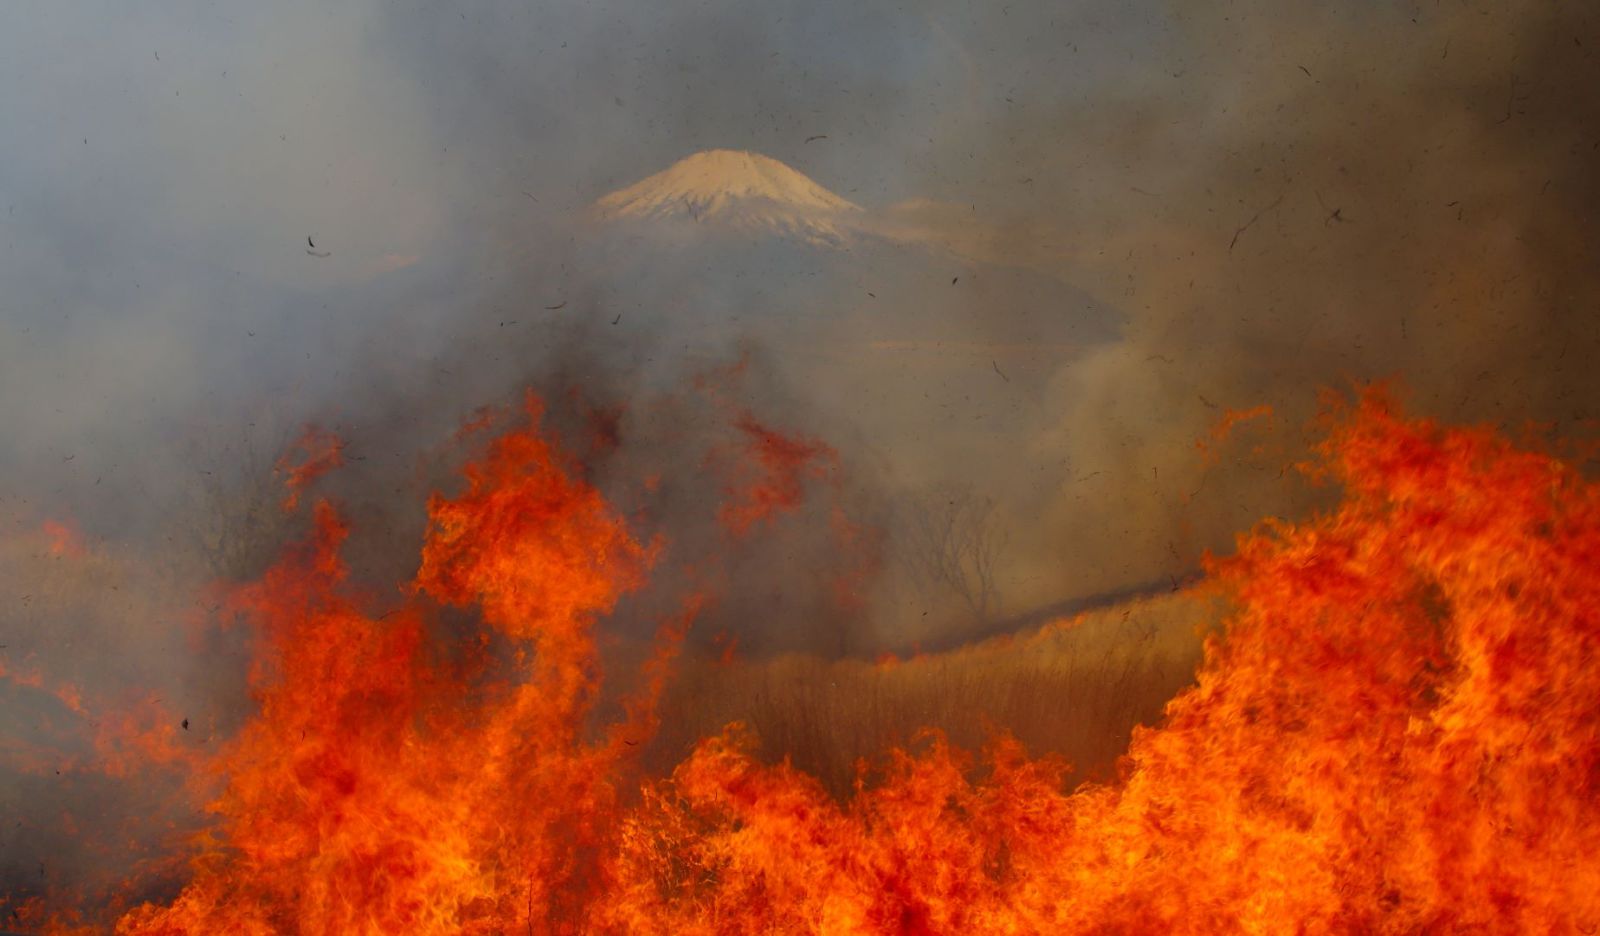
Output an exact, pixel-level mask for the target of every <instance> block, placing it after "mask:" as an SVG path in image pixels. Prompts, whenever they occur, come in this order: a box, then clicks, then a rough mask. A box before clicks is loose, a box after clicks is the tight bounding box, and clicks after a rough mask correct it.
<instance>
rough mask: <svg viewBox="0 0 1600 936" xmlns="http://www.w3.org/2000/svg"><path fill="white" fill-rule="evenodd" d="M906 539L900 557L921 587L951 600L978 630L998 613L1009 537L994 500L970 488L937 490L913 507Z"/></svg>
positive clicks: (906, 528)
mask: <svg viewBox="0 0 1600 936" xmlns="http://www.w3.org/2000/svg"><path fill="white" fill-rule="evenodd" d="M904 536H905V543H904V548H903V549H902V550H901V551H900V555H901V558H902V561H903V562H904V564H905V565H906V567H907V570H908V572H909V573H910V577H911V580H912V581H913V582H915V583H916V584H917V585H918V586H919V587H921V588H924V589H926V590H928V591H930V592H933V593H938V592H944V593H946V594H949V595H951V596H953V597H954V598H955V599H956V600H957V601H959V602H960V603H961V605H962V607H963V609H964V610H965V611H966V612H967V613H968V614H970V615H971V616H972V618H973V620H974V622H975V623H978V624H986V623H989V622H990V621H991V620H993V618H994V617H995V616H996V615H998V614H999V613H1000V593H999V589H998V587H997V586H996V584H995V577H996V571H997V569H998V567H999V563H1000V558H1001V555H1002V554H1003V553H1004V552H1005V548H1006V544H1007V542H1008V540H1009V537H1008V536H1007V534H1006V531H1005V530H1003V529H1002V528H1001V527H1000V524H999V521H998V519H997V518H996V516H995V502H994V500H993V499H992V498H988V497H982V496H980V495H978V494H977V493H975V492H974V491H973V490H972V489H971V488H970V487H959V486H949V487H941V488H936V489H934V490H933V491H931V492H929V493H927V494H925V495H923V496H921V497H919V498H916V499H915V500H914V501H913V506H912V509H911V510H910V511H909V515H908V516H907V517H906V521H905V525H904Z"/></svg>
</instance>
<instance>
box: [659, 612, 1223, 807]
mask: <svg viewBox="0 0 1600 936" xmlns="http://www.w3.org/2000/svg"><path fill="white" fill-rule="evenodd" d="M1219 616H1220V608H1219V607H1218V606H1217V605H1216V604H1215V603H1214V602H1213V601H1211V600H1209V599H1203V598H1199V597H1195V596H1193V595H1191V594H1189V593H1177V594H1170V595H1163V596H1159V597H1153V598H1143V599H1138V600H1133V601H1129V602H1126V603H1123V604H1119V605H1115V606H1111V607H1107V608H1102V609H1099V610H1096V611H1091V612H1087V613H1084V614H1081V615H1078V616H1076V617H1074V618H1071V619H1068V620H1062V621H1058V622H1054V623H1051V624H1047V625H1045V626H1044V627H1042V628H1038V629H1036V630H1034V631H1032V632H1029V633H1023V634H1016V635H1011V636H1006V637H997V638H991V639H988V640H984V641H982V642H979V643H975V644H972V645H969V646H966V647H961V648H959V649H955V650H950V651H946V652H942V653H937V654H929V655H924V656H917V657H913V658H910V659H906V660H899V661H894V662H888V663H871V662H865V661H861V660H854V659H843V660H828V659H824V658H821V657H816V656H809V655H786V656H780V657H775V658H772V659H765V660H749V661H743V660H734V661H732V662H726V663H724V662H720V661H715V660H711V659H705V658H691V659H686V660H684V661H682V662H681V665H680V666H679V667H678V670H677V672H676V674H675V676H674V678H673V680H672V683H671V686H670V687H669V688H668V690H667V692H666V696H665V698H664V699H663V704H662V716H663V717H662V724H661V729H660V732H659V733H658V735H657V737H656V738H655V740H654V742H653V743H652V744H651V747H650V749H649V751H648V752H647V755H646V761H647V764H648V766H649V767H650V768H652V769H654V770H661V771H667V770H670V769H671V766H672V765H673V764H675V763H677V762H678V761H679V760H680V759H681V758H682V757H683V756H684V755H685V754H686V753H687V752H688V750H689V749H690V748H692V747H693V745H694V743H695V742H696V741H697V740H698V739H700V738H702V737H705V736H707V735H710V734H714V733H716V732H717V731H719V730H721V729H722V728H723V726H725V725H727V724H729V723H731V722H740V723H743V724H744V725H745V726H746V728H748V729H749V731H750V733H751V734H752V735H753V736H754V738H755V739H756V741H757V743H758V744H759V750H760V753H761V755H762V757H763V758H764V759H767V760H771V761H777V760H781V759H783V758H785V757H787V758H789V759H790V761H791V762H792V763H793V764H794V766H796V767H798V768H800V769H802V770H804V771H806V772H807V773H810V774H812V775H813V776H816V777H817V778H819V779H820V780H822V782H823V783H824V785H826V786H827V787H828V789H829V790H831V791H833V792H834V793H836V794H839V795H844V794H846V793H847V792H848V791H849V790H850V789H852V787H853V785H854V783H855V779H856V774H857V768H856V764H857V762H858V760H859V759H861V758H867V759H868V760H873V761H876V760H881V758H882V755H883V753H884V752H885V751H887V750H888V749H889V748H890V747H893V746H904V745H907V744H910V743H913V742H914V741H915V740H916V737H917V735H918V733H919V731H920V730H921V729H924V728H933V729H937V730H939V731H942V732H944V734H945V735H946V736H947V737H948V738H949V739H950V741H951V742H952V743H954V744H955V745H957V746H959V747H962V748H964V749H967V750H978V749H980V748H981V747H982V746H983V745H984V743H985V742H986V741H988V740H989V739H990V738H992V737H993V736H994V735H995V734H996V733H997V732H1006V733H1009V734H1010V735H1012V736H1013V737H1015V738H1016V739H1018V740H1019V741H1021V742H1022V743H1023V744H1024V745H1026V747H1027V749H1028V750H1029V751H1030V752H1032V753H1035V754H1042V753H1053V754H1058V755H1061V756H1063V757H1065V758H1066V759H1067V760H1068V761H1069V762H1070V763H1072V764H1073V765H1074V767H1075V769H1076V774H1075V776H1076V777H1077V778H1079V779H1094V778H1101V777H1105V776H1108V775H1109V774H1110V773H1111V771H1112V769H1113V767H1114V765H1115V762H1116V759H1117V758H1118V757H1119V756H1120V755H1121V754H1122V753H1123V752H1124V751H1125V750H1126V748H1127V744H1128V737H1129V734H1130V733H1131V732H1132V730H1133V728H1134V726H1135V725H1140V724H1145V725H1149V724H1154V723H1156V722H1157V721H1159V719H1160V717H1161V712H1162V708H1163V707H1164V706H1165V704H1166V703H1167V701H1168V700H1169V699H1171V698H1172V697H1173V696H1174V695H1176V694H1177V693H1178V692H1179V691H1181V690H1182V689H1183V688H1184V687H1186V686H1188V685H1189V684H1190V683H1192V681H1193V679H1194V672H1195V667H1196V665H1197V664H1198V663H1199V660H1200V648H1201V640H1200V636H1199V634H1200V631H1201V629H1202V628H1203V627H1205V626H1207V625H1209V624H1212V623H1214V622H1215V621H1216V620H1217V619H1218V618H1219Z"/></svg>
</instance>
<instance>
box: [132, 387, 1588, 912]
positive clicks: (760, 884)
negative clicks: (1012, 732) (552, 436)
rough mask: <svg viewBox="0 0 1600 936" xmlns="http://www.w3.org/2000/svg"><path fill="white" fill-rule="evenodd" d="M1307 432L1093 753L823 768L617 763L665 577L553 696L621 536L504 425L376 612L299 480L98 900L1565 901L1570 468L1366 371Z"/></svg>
mask: <svg viewBox="0 0 1600 936" xmlns="http://www.w3.org/2000/svg"><path fill="white" fill-rule="evenodd" d="M534 409H535V412H534V420H535V422H537V408H536V407H535V408H534ZM759 438H762V439H765V436H759ZM777 450H778V451H780V452H784V453H787V454H793V453H794V452H795V451H796V450H795V449H792V448H785V447H783V446H778V447H777ZM808 451H809V450H808ZM813 457H815V452H814V451H812V452H811V453H810V454H807V455H806V456H805V457H804V458H802V459H800V460H799V462H798V463H800V464H806V463H808V462H809V461H810V459H811V458H813ZM1320 459H1321V465H1322V466H1323V467H1324V468H1325V469H1326V470H1327V472H1328V473H1329V475H1330V476H1331V477H1332V478H1333V479H1335V480H1337V481H1338V482H1339V483H1340V484H1341V485H1342V487H1343V492H1344V498H1343V501H1342V502H1341V503H1340V504H1339V506H1338V507H1337V508H1336V509H1334V510H1332V511H1331V512H1329V513H1326V514H1324V515H1321V516H1318V517H1315V518H1312V519H1310V520H1308V521H1306V522H1304V523H1301V524H1288V523H1281V522H1276V523H1269V524H1266V525H1263V526H1262V527H1261V528H1260V529H1258V530H1256V531H1255V532H1253V533H1251V534H1250V535H1248V536H1245V537H1242V538H1241V539H1240V541H1239V548H1238V551H1237V554H1236V555H1235V556H1234V557H1232V558H1229V559H1226V560H1214V561H1212V562H1211V563H1210V574H1211V577H1212V578H1211V586H1210V587H1212V588H1215V589H1218V590H1220V591H1221V592H1223V593H1225V594H1226V595H1227V596H1228V597H1229V598H1230V599H1231V606H1232V607H1233V608H1234V609H1235V610H1234V611H1233V612H1232V613H1231V615H1230V617H1229V618H1228V620H1227V621H1226V623H1225V626H1224V627H1223V628H1222V629H1221V630H1219V631H1218V632H1217V633H1216V634H1214V635H1213V636H1212V637H1211V638H1210V639H1209V641H1208V643H1207V647H1206V657H1205V662H1204V664H1203V666H1202V667H1201V670H1200V672H1199V674H1198V681H1197V684H1196V685H1195V687H1194V688H1193V689H1192V690H1190V691H1188V692H1186V693H1184V694H1183V695H1181V696H1180V697H1178V698H1177V699H1175V700H1174V701H1173V702H1172V703H1171V704H1170V705H1169V706H1168V709H1167V713H1166V719H1165V723H1164V724H1163V725H1162V726H1161V727H1159V728H1155V729H1144V730H1141V731H1139V732H1137V733H1136V735H1135V738H1134V740H1133V743H1132V745H1131V748H1130V751H1129V754H1128V756H1127V758H1126V761H1125V763H1124V765H1123V768H1122V771H1121V778H1120V780H1118V782H1116V783H1114V784H1111V785H1104V786H1099V785H1090V786H1084V787H1081V788H1079V789H1076V790H1071V789H1069V788H1068V787H1067V786H1066V777H1067V765H1065V764H1063V763H1061V762H1059V761H1057V760H1054V759H1051V758H1038V759H1034V758H1029V757H1028V756H1026V755H1025V754H1024V752H1023V751H1022V750H1021V748H1020V746H1019V745H1017V744H1016V743H1014V742H1011V741H1009V740H1006V739H1004V738H1001V739H997V740H996V741H995V742H993V743H992V744H991V745H990V747H989V748H988V750H986V751H985V752H984V753H983V756H982V757H981V758H979V759H977V760H976V761H974V760H972V759H970V758H968V757H967V756H966V755H964V754H962V753H961V752H959V751H956V750H954V749H952V748H951V747H950V746H949V745H948V744H946V743H945V742H944V741H943V740H942V739H940V738H939V737H938V736H937V735H929V736H927V737H925V738H924V739H922V741H921V742H920V743H919V746H918V748H917V750H915V751H912V752H905V751H893V752H889V753H888V755H887V758H886V760H885V762H884V764H883V765H882V767H881V769H879V770H878V771H876V772H873V771H870V770H867V769H863V771H862V773H861V779H860V781H859V783H858V790H857V793H856V795H855V796H854V797H853V798H851V799H850V800H849V801H848V802H844V803H841V802H838V801H836V800H834V799H832V798H831V797H830V796H829V795H828V794H827V793H826V792H825V791H824V790H823V788H822V787H821V785H820V784H819V783H817V782H816V781H814V780H812V779H811V778H808V777H806V776H804V775H803V774H801V773H799V772H797V771H796V770H794V769H793V768H792V767H790V766H788V765H786V764H779V765H763V764H761V763H759V762H757V761H756V760H755V759H754V758H753V757H752V756H751V755H750V754H749V753H748V752H749V751H750V750H751V749H752V746H751V744H750V742H749V741H748V740H747V739H746V736H745V734H744V732H743V731H742V730H741V729H739V728H738V727H737V726H734V727H730V729H729V730H728V731H727V732H726V733H724V735H722V736H720V737H715V738H711V739H708V740H706V741H704V742H703V743H701V744H700V745H699V746H698V748H697V749H696V750H695V751H694V753H693V754H692V755H691V756H690V757H689V758H688V759H687V760H686V761H685V762H684V763H683V764H681V765H680V766H679V767H678V768H677V769H676V771H675V772H674V773H673V774H672V776H671V777H670V778H668V779H664V780H658V781H655V782H641V780H640V779H639V777H638V776H637V775H636V774H635V773H634V772H633V770H632V768H631V766H630V761H629V759H628V756H627V752H628V751H629V750H631V746H630V744H629V742H636V741H637V740H639V738H641V737H642V736H644V735H645V734H647V733H648V731H649V729H650V726H651V723H652V722H653V720H654V718H655V717H656V716H655V715H654V712H653V706H654V702H653V700H654V698H655V694H656V693H657V692H658V691H659V687H660V685H661V681H662V680H663V679H664V678H665V673H666V670H667V667H668V665H669V663H670V657H671V648H672V647H673V646H675V641H676V639H677V637H678V636H679V635H681V633H682V628H683V627H685V626H686V625H687V621H688V619H689V618H690V617H692V616H693V613H694V610H695V606H696V605H695V601H696V600H697V599H696V600H691V601H690V603H689V605H688V607H687V608H686V610H685V612H684V616H683V617H682V618H681V619H679V620H675V621H671V622H668V623H667V624H666V625H664V628H663V631H664V633H663V637H664V641H665V642H664V644H663V648H664V649H663V650H662V652H661V653H659V654H658V655H657V657H656V658H655V659H654V660H653V661H652V663H651V664H650V665H649V667H648V668H647V676H646V679H645V680H643V688H642V689H641V695H640V696H639V697H638V698H636V699H635V700H633V701H632V702H630V704H629V705H628V706H627V712H628V714H627V715H626V716H625V719H624V722H623V723H622V724H620V725H618V726H613V727H612V728H610V729H607V730H603V731H601V732H600V733H599V734H598V735H595V734H594V733H593V732H592V731H589V730H588V729H587V721H588V720H589V718H590V716H591V714H592V706H591V702H592V698H593V695H594V693H595V688H596V685H597V680H598V673H597V665H596V663H595V653H594V634H593V628H594V623H595V621H596V620H597V619H598V618H599V617H600V616H602V615H604V614H606V613H608V612H609V611H611V610H612V608H613V607H614V606H615V605H616V603H617V601H618V600H619V599H620V597H621V596H622V595H623V594H624V593H626V592H628V591H629V590H631V589H633V588H636V587H638V586H639V585H640V584H641V583H642V581H643V578H644V575H645V573H646V571H647V570H648V568H649V567H650V566H651V564H652V562H653V559H654V556H655V548H654V547H652V546H646V545H641V544H640V543H638V542H636V541H635V540H634V539H633V538H632V537H631V536H630V534H629V533H628V531H627V530H626V528H625V526H624V523H623V522H622V521H621V520H620V519H619V518H618V516H617V515H616V513H615V512H614V511H613V510H612V509H611V508H610V507H609V505H607V504H606V503H605V502H604V500H603V499H602V498H601V497H600V495H599V494H598V493H597V492H596V491H595V490H594V489H592V488H591V487H589V486H588V485H587V484H586V483H584V482H582V481H581V480H576V479H575V476H574V475H573V474H572V473H571V472H570V471H568V470H567V467H566V466H565V465H564V464H563V458H562V456H561V455H560V453H559V452H557V451H556V450H555V449H554V448H553V447H552V445H551V444H550V443H549V442H548V441H546V440H544V439H543V438H542V437H540V436H539V435H538V434H537V431H536V429H535V428H532V427H530V428H529V429H527V430H523V431H518V432H513V433H510V434H508V435H506V436H503V437H502V438H500V439H498V440H496V441H495V442H494V443H493V444H492V445H491V446H490V448H489V449H488V452H487V454H486V455H485V456H484V457H483V458H482V459H481V460H479V461H477V462H475V463H473V464H472V465H471V466H470V467H469V468H468V469H467V488H466V490H465V491H464V492H463V493H462V494H460V495H459V496H457V497H454V498H447V497H443V496H435V497H434V498H433V500H432V501H431V502H430V506H429V514H430V518H431V528H430V532H429V535H428V539H427V542H426V543H425V545H424V547H423V560H422V568H421V570H420V571H419V573H418V575H417V578H416V582H415V587H414V589H413V591H412V596H411V598H410V599H409V600H408V602H407V603H406V605H405V606H404V607H403V608H402V609H401V610H400V611H398V612H395V613H393V614H391V615H388V616H385V617H383V618H372V617H369V616H367V615H366V614H365V613H364V612H363V611H362V610H361V607H362V606H363V598H362V596H360V595H359V594H356V593H354V592H353V591H352V590H351V589H350V588H349V587H348V586H347V585H346V584H345V583H344V581H343V579H344V569H343V566H342V564H341V562H340V560H339V556H338V548H339V544H340V542H341V540H342V539H343V537H344V535H345V530H344V527H343V526H342V524H341V522H340V520H339V518H338V517H337V515H336V514H335V512H334V511H333V510H332V508H330V507H328V506H327V505H325V504H324V505H319V506H318V508H317V510H316V512H315V522H316V533H315V535H314V536H313V537H312V539H311V540H310V542H308V543H307V544H305V545H304V546H302V547H300V548H299V549H297V550H296V551H294V552H292V553H291V554H290V555H289V556H287V557H286V558H285V559H284V560H283V561H282V562H281V563H280V564H279V565H278V566H277V567H275V568H274V569H273V570H272V571H271V572H269V573H268V574H267V576H266V577H265V578H264V579H263V580H262V581H261V582H259V583H257V584H256V585H253V586H250V587H247V588H245V589H243V590H241V591H240V592H239V593H238V594H237V595H236V596H235V599H234V600H235V602H236V603H237V604H238V606H239V607H240V608H241V609H242V610H245V611H247V612H248V613H249V614H250V615H251V616H252V617H253V618H254V619H255V620H256V621H257V622H258V624H259V626H260V627H261V628H262V630H263V633H264V635H265V637H266V645H267V651H268V652H267V653H266V654H265V656H264V657H263V658H262V660H261V661H260V663H259V665H258V667H257V669H256V671H255V673H254V675H253V680H254V684H255V688H256V692H257V695H258V698H259V700H260V706H261V708H260V713H259V715H258V716H257V717H256V718H255V719H254V720H253V721H252V722H251V723H250V724H249V726H248V727H246V728H245V729H244V731H243V732H242V733H241V734H240V735H239V736H238V737H237V738H236V739H235V740H234V741H233V742H232V744H231V745H230V747H229V748H228V750H227V751H226V752H225V753H224V754H223V755H222V756H221V757H220V758H219V759H218V760H217V762H216V763H214V764H212V765H210V769H211V770H214V771H216V772H217V774H218V775H219V776H222V777H225V778H226V784H227V785H226V790H225V792H224V793H223V794H222V795H221V797H220V798H219V799H218V800H217V801H216V802H215V804H214V805H213V810H214V811H215V813H216V816H217V825H216V828H215V830H214V832H213V835H212V836H211V837H210V838H208V840H207V841H206V842H205V843H202V847H200V848H199V850H198V856H197V858H196V859H195V862H194V865H193V870H192V874H191V877H190V879H189V883H188V885H187V887H186V888H185V889H184V890H183V892H182V893H181V894H180V895H179V896H178V897H177V898H176V899H175V900H173V901H172V902H170V903H169V904H167V905H164V906H158V905H146V906H143V907H141V908H139V909H137V910H135V911H133V912H132V913H129V914H127V915H126V916H124V917H123V918H122V919H121V920H120V922H119V923H118V924H117V932H118V933H119V934H122V936H135V934H138V936H157V934H159V936H189V934H192V936H200V934H214V933H245V934H268V933H356V934H379V933H383V934H388V933H419V934H432V933H470V934H490V933H496V934H498V933H522V932H538V933H578V932H584V933H641V934H655V933H659V934H669V933H670V934H679V933H695V934H744V933H758V932H762V933H827V934H833V933H845V934H897V933H909V934H931V933H955V932H973V933H985V934H987V933H1084V934H1088V933H1194V934H1200V933H1219V932H1281V931H1285V930H1292V931H1295V932H1305V933H1417V932H1429V933H1465V932H1507V933H1512V932H1515V933H1523V932H1538V933H1577V932H1592V931H1593V930H1594V929H1595V927H1596V926H1600V861H1596V859H1595V856H1596V855H1597V854H1600V707H1597V702H1596V700H1597V699H1600V665H1597V664H1600V615H1597V611H1596V609H1600V486H1596V485H1595V484H1593V483H1591V482H1588V481H1586V480H1585V479H1584V478H1583V477H1582V476H1581V475H1580V474H1579V473H1578V471H1577V470H1576V469H1575V468H1574V467H1572V466H1571V465H1570V464H1568V463H1564V462H1562V461H1560V460H1558V459H1556V458H1553V457H1550V456H1548V455H1544V454H1539V453H1537V452H1532V451H1528V450H1525V449H1519V448H1517V447H1515V446H1513V445H1511V444H1510V443H1508V442H1506V441H1505V440H1503V439H1502V438H1500V437H1499V436H1497V435H1496V434H1494V433H1493V432H1491V431H1488V430H1479V429H1444V428H1441V427H1439V426H1436V425H1434V424H1431V423H1428V422H1423V421H1408V420H1405V419H1403V418H1402V417H1400V416H1399V415H1398V414H1397V413H1396V412H1395V408H1394V407H1393V406H1392V405H1390V404H1389V403H1388V402H1387V400H1386V399H1385V398H1384V397H1383V396H1382V395H1381V394H1376V393H1373V394H1368V395H1366V396H1364V397H1362V398H1361V399H1360V400H1358V401H1357V402H1356V403H1355V404H1354V405H1353V406H1350V407H1347V408H1346V409H1344V410H1343V411H1341V412H1340V413H1339V414H1338V415H1337V417H1336V418H1335V420H1334V421H1333V422H1332V423H1331V429H1330V434H1329V436H1328V439H1327V441H1326V443H1325V445H1324V446H1323V448H1322V450H1321V452H1320ZM780 461H781V463H782V464H786V465H792V464H795V463H796V461H795V459H793V458H788V457H787V456H786V457H785V458H784V459H781V460H780ZM780 487H781V485H780ZM781 500H782V499H781V498H778V499H777V500H775V501H771V502H768V503H777V502H780V501H781ZM736 503H747V502H744V501H736ZM428 599H433V600H436V601H439V602H443V603H446V604H451V605H460V606H472V607H476V608H477V609H478V610H479V612H480V613H481V617H482V620H483V622H484V623H485V624H486V625H487V630H485V631H484V632H483V633H481V634H480V635H478V640H477V641H476V642H474V643H472V644H470V645H471V646H483V647H486V648H488V649H486V650H485V652H483V653H481V654H474V653H464V654H459V656H461V657H462V659H457V658H455V657H452V656H451V655H450V652H449V651H450V650H451V646H450V645H449V644H447V643H441V640H440V638H441V636H442V634H444V633H448V632H449V629H448V628H445V627H443V626H442V622H441V621H439V620H437V619H436V615H435V614H434V612H433V609H432V607H431V605H430V604H429V602H428ZM497 642H499V643H503V644H504V645H505V649H506V650H507V651H508V652H506V653H497V652H495V645H496V643H497ZM1063 717H1070V713H1064V715H1063ZM595 738H598V740H594V739H595Z"/></svg>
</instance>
